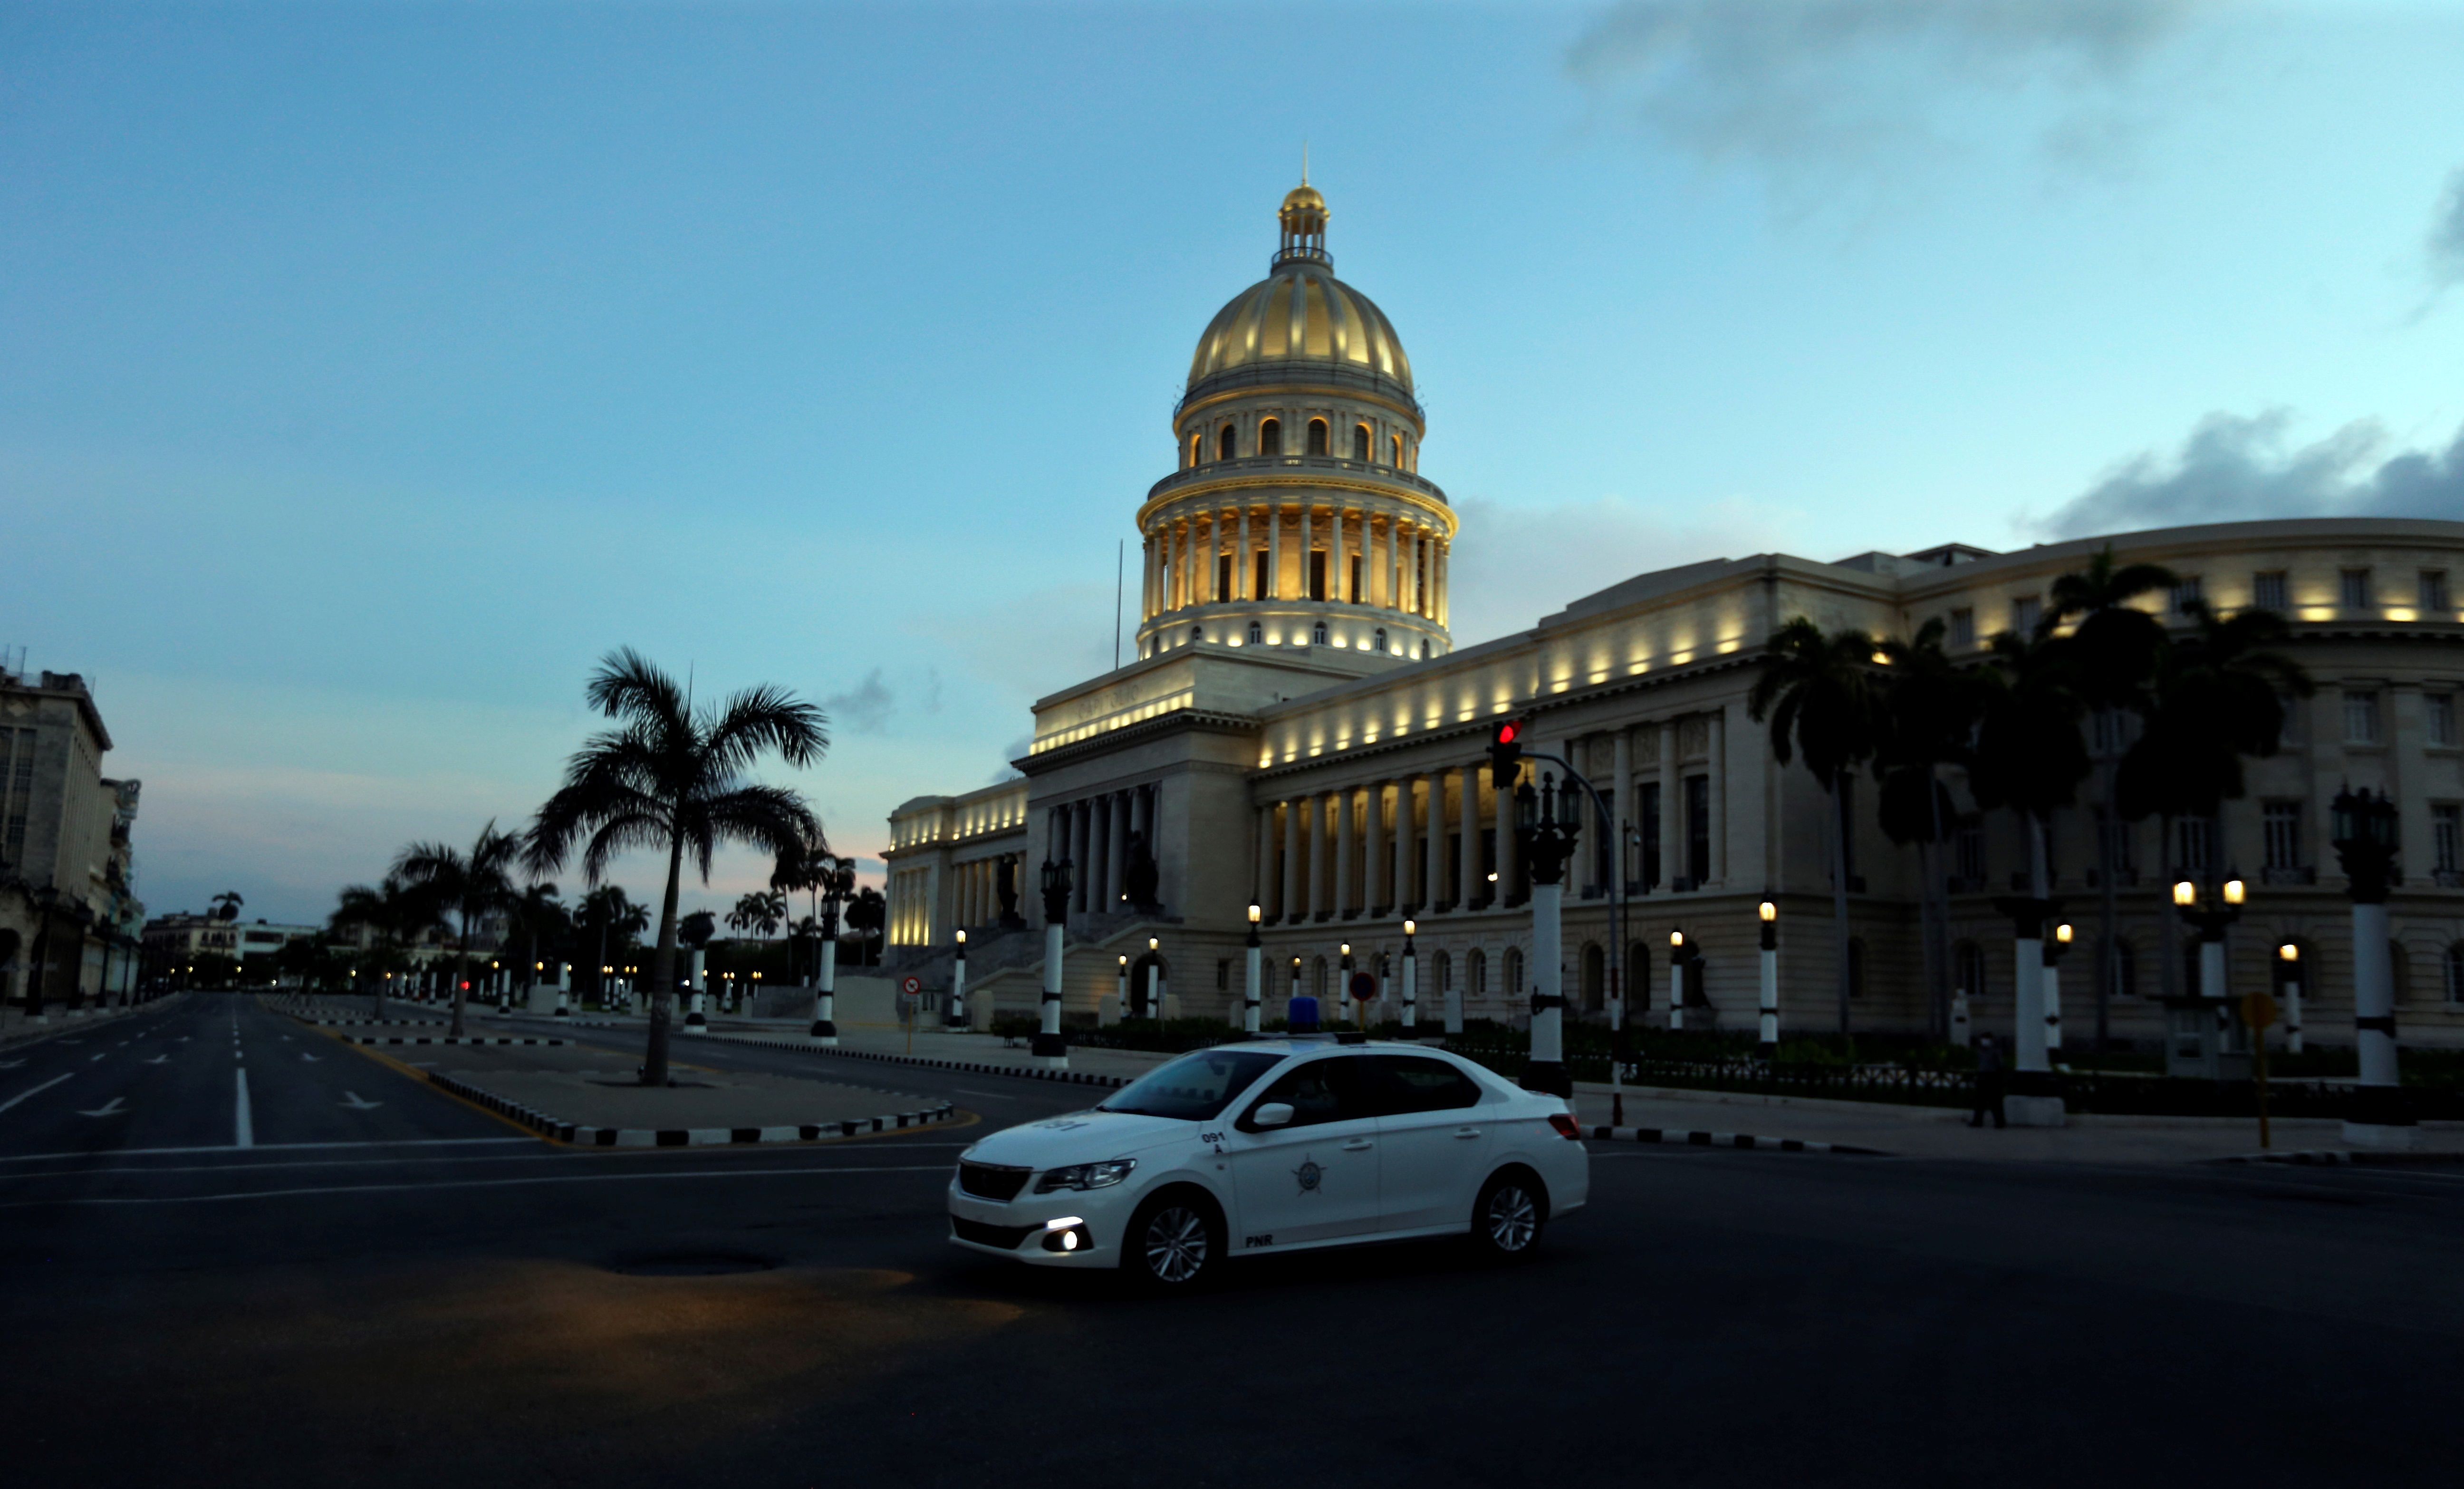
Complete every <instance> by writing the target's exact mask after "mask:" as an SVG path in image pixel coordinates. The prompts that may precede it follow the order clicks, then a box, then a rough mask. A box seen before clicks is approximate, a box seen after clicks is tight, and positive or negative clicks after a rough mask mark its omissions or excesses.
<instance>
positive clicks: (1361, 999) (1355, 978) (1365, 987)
mask: <svg viewBox="0 0 2464 1489" xmlns="http://www.w3.org/2000/svg"><path fill="white" fill-rule="evenodd" d="M1376 996H1377V979H1376V978H1375V977H1372V976H1370V975H1369V974H1368V973H1367V972H1354V973H1353V974H1352V1001H1353V1002H1354V1003H1367V1002H1370V1001H1371V1000H1373V999H1375V997H1376Z"/></svg>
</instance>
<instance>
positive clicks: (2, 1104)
mask: <svg viewBox="0 0 2464 1489" xmlns="http://www.w3.org/2000/svg"><path fill="white" fill-rule="evenodd" d="M75 1074H76V1072H74V1071H72V1072H70V1075H75ZM66 1079H68V1076H54V1077H53V1078H51V1079H49V1080H46V1081H44V1082H43V1083H42V1084H41V1085H39V1086H30V1087H28V1088H27V1089H25V1090H23V1091H20V1092H18V1093H17V1094H16V1095H15V1096H12V1097H11V1098H9V1100H5V1101H0V1112H5V1111H7V1110H8V1109H9V1108H11V1107H12V1106H14V1105H16V1104H17V1103H18V1102H20V1101H22V1100H25V1099H26V1098H28V1097H30V1096H33V1094H34V1093H35V1092H37V1091H49V1090H50V1089H51V1088H52V1087H54V1086H55V1085H58V1084H59V1083H60V1082H61V1081H63V1080H66Z"/></svg>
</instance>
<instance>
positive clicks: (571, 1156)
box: [0, 1138, 970, 1179]
mask: <svg viewBox="0 0 2464 1489" xmlns="http://www.w3.org/2000/svg"><path fill="white" fill-rule="evenodd" d="M430 1141H443V1142H449V1143H498V1142H514V1143H520V1142H524V1141H526V1140H525V1139H521V1138H511V1139H504V1138H446V1139H441V1140H430ZM286 1146H288V1145H287V1144H281V1143H267V1144H263V1145H259V1146H257V1147H256V1148H254V1149H253V1150H252V1151H254V1152H259V1153H274V1152H279V1151H281V1150H282V1149H283V1148H284V1147H286ZM367 1146H370V1147H382V1146H385V1145H384V1144H378V1143H372V1144H368V1145H367ZM967 1146H970V1145H969V1144H965V1143H902V1144H900V1145H899V1150H900V1151H902V1152H904V1151H905V1150H906V1149H908V1148H911V1147H967ZM159 1151H162V1149H157V1148H131V1147H118V1148H112V1149H110V1150H108V1151H106V1152H101V1153H95V1152H84V1153H46V1154H42V1155H40V1156H42V1157H45V1158H115V1159H116V1158H120V1157H122V1156H124V1155H126V1154H129V1153H151V1152H159ZM175 1151H180V1152H193V1153H228V1152H230V1151H231V1149H230V1148H227V1147H205V1148H182V1149H176V1150H175ZM608 1151H609V1152H619V1151H621V1152H624V1153H627V1154H632V1155H636V1156H639V1155H642V1154H645V1153H662V1154H665V1155H666V1156H669V1157H672V1158H690V1157H693V1156H694V1155H696V1154H705V1153H708V1152H710V1151H711V1149H709V1148H693V1147H679V1148H651V1149H644V1148H623V1149H609V1150H608ZM604 1156H605V1155H604V1154H602V1153H600V1152H599V1151H597V1150H583V1151H574V1150H569V1149H559V1150H557V1151H555V1152H549V1153H440V1154H437V1155H436V1156H435V1157H432V1158H384V1157H363V1156H361V1155H358V1154H354V1155H351V1156H349V1157H343V1158H301V1159H293V1160H285V1161H283V1162H280V1163H267V1164H243V1163H240V1162H238V1161H237V1160H236V1159H234V1160H232V1161H231V1162H229V1163H214V1164H115V1165H113V1166H110V1167H92V1168H55V1169H52V1170H51V1171H50V1172H48V1173H22V1174H12V1175H11V1178H17V1179H54V1178H69V1177H72V1176H78V1177H81V1176H83V1175H86V1174H91V1173H141V1174H142V1173H252V1172H254V1171H255V1170H257V1169H260V1168H343V1167H349V1168H407V1167H413V1166H416V1165H421V1164H589V1163H597V1162H599V1161H600V1160H601V1158H602V1157H604ZM774 1156H775V1155H774ZM814 1156H816V1157H822V1156H827V1157H830V1158H832V1159H835V1158H837V1157H839V1156H841V1155H840V1154H839V1153H838V1152H837V1151H835V1150H832V1151H829V1152H828V1153H827V1154H826V1155H825V1154H823V1153H819V1152H817V1153H816V1154H815V1155H814ZM5 1161H6V1160H0V1162H5ZM815 1167H823V1168H829V1167H843V1166H840V1165H837V1164H825V1165H816V1166H815Z"/></svg>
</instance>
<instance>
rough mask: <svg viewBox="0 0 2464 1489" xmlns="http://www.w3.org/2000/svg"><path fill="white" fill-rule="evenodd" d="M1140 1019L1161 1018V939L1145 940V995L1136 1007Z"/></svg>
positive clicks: (1151, 938)
mask: <svg viewBox="0 0 2464 1489" xmlns="http://www.w3.org/2000/svg"><path fill="white" fill-rule="evenodd" d="M1138 1016H1139V1017H1140V1018H1155V1019H1159V1018H1161V1017H1163V938H1161V937H1160V936H1149V937H1148V938H1147V995H1146V998H1145V1000H1144V1001H1143V1002H1141V1003H1139V1005H1138Z"/></svg>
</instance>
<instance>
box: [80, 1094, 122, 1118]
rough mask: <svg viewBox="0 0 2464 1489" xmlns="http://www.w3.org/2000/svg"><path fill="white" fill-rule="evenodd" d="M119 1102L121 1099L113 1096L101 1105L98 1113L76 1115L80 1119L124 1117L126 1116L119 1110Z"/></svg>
mask: <svg viewBox="0 0 2464 1489" xmlns="http://www.w3.org/2000/svg"><path fill="white" fill-rule="evenodd" d="M121 1100H122V1099H121V1098H120V1097H116V1096H115V1097H113V1098H112V1099H111V1100H108V1101H106V1102H104V1103H103V1107H102V1110H100V1111H99V1112H79V1113H77V1115H78V1116H80V1117H125V1116H127V1115H128V1114H127V1113H126V1112H124V1111H121V1109H120V1108H121Z"/></svg>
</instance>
